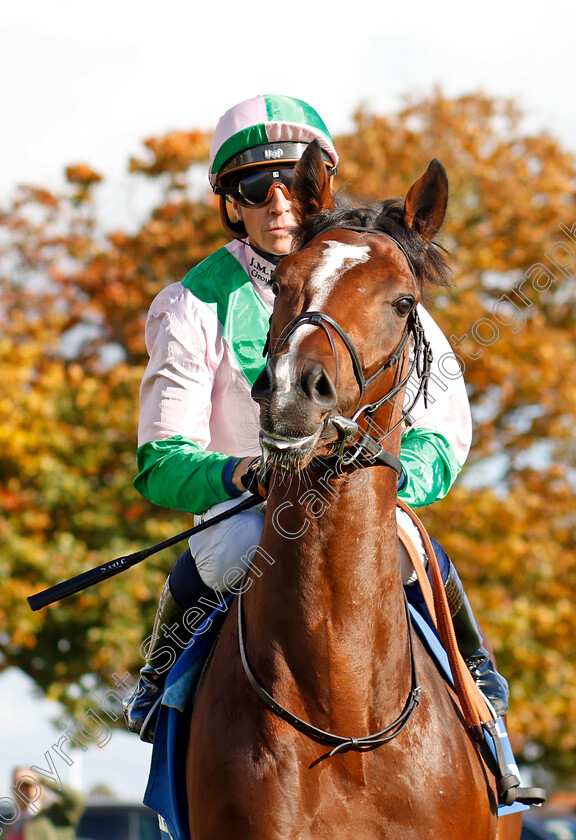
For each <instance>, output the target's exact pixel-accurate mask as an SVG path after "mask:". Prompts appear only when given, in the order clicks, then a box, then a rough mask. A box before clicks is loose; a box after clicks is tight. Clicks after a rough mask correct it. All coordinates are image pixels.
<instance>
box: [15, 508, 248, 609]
mask: <svg viewBox="0 0 576 840" xmlns="http://www.w3.org/2000/svg"><path fill="white" fill-rule="evenodd" d="M262 502H263V499H262V498H261V497H260V496H250V497H249V498H248V499H243V500H242V501H241V502H239V503H238V504H237V505H235V506H234V507H233V508H229V509H228V510H225V511H224V512H223V513H219V514H218V515H217V516H214V517H213V518H212V519H208V520H207V521H206V522H201V523H200V525H195V526H194V527H193V528H188V530H187V531H182V533H180V534H176V535H175V536H173V537H169V539H167V540H164V541H163V542H159V543H157V544H156V545H152V546H150V547H149V548H142V549H141V550H140V551H135V552H134V554H128V555H126V557H117V558H116V560H110V561H109V562H108V563H104V564H103V565H102V566H96V567H95V568H94V569H88V571H86V572H82V573H81V574H79V575H76V576H75V577H73V578H69V579H68V580H63V581H60V583H55V584H54V586H51V587H49V589H44V590H42V592H38V593H36V595H30V597H29V598H28V603H29V604H30V608H31V609H32V610H34V611H36V610H41V609H42V607H47V606H48V604H53V603H55V602H56V601H61V600H62V598H67V597H68V596H69V595H74V594H75V593H76V592H81V591H82V590H83V589H88V587H89V586H94V584H96V583H101V581H103V580H107V579H108V578H111V577H114V575H119V574H120V572H125V571H126V569H130V568H131V567H132V566H135V565H136V564H137V563H141V562H142V560H146V558H147V557H150V555H151V554H157V553H158V552H159V551H163V550H164V549H165V548H169V547H170V546H171V545H175V544H176V543H179V542H182V540H186V539H188V537H191V536H193V535H194V534H198V533H200V531H205V530H206V528H211V527H212V525H217V524H218V523H219V522H222V521H223V520H224V519H228V518H229V517H230V516H233V515H234V514H236V513H240V512H241V511H243V510H248V508H251V507H254V506H255V505H259V504H262Z"/></svg>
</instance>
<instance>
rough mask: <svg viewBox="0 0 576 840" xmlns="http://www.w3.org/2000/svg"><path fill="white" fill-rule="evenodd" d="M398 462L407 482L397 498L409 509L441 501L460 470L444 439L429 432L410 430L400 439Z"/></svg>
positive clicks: (426, 430) (442, 436) (425, 430)
mask: <svg viewBox="0 0 576 840" xmlns="http://www.w3.org/2000/svg"><path fill="white" fill-rule="evenodd" d="M400 460H401V462H402V466H403V467H404V471H405V473H406V481H405V482H404V485H403V486H402V487H401V488H400V490H398V496H399V497H400V498H401V499H403V500H404V501H405V502H406V503H407V504H409V505H410V507H422V506H423V505H430V504H432V502H436V501H438V499H443V498H444V496H445V495H446V493H447V492H448V491H449V490H450V488H451V487H452V485H453V484H454V482H455V480H456V476H457V475H458V473H459V472H460V469H461V467H460V464H459V463H458V461H457V460H456V457H455V455H454V452H453V450H452V447H451V446H450V444H449V443H448V441H447V440H446V438H445V437H444V435H441V434H439V433H438V432H433V431H430V430H428V429H409V430H408V431H407V432H406V434H405V435H403V437H402V444H401V449H400Z"/></svg>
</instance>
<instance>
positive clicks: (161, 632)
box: [122, 578, 185, 743]
mask: <svg viewBox="0 0 576 840" xmlns="http://www.w3.org/2000/svg"><path fill="white" fill-rule="evenodd" d="M169 581H170V578H167V580H166V583H165V584H164V589H163V590H162V594H161V596H160V601H159V602H158V611H157V613H156V618H155V619H154V627H153V630H152V636H151V637H150V640H149V644H148V645H147V648H146V654H145V658H146V665H144V667H143V668H142V669H141V671H140V679H139V681H138V685H137V686H136V687H135V688H134V689H133V690H132V691H131V692H130V693H129V694H127V695H126V697H125V698H124V700H123V702H122V710H123V712H124V718H125V720H126V725H127V726H128V729H130V730H131V731H132V732H136V733H138V734H139V735H140V739H141V740H142V741H147V742H148V743H152V741H153V738H154V728H155V724H156V718H157V713H158V710H159V706H160V702H161V700H162V694H163V692H164V683H165V682H166V677H167V676H168V672H169V671H170V669H171V667H172V666H173V665H174V663H175V662H176V660H177V659H178V657H179V656H180V654H181V653H182V650H183V645H182V644H178V643H177V641H176V640H175V638H174V635H175V630H176V629H177V628H178V627H180V626H181V620H182V616H183V615H184V612H185V610H184V608H183V607H181V606H180V604H179V603H178V602H177V601H176V600H175V598H174V596H173V595H172V592H171V589H170V583H169ZM166 630H172V631H173V632H172V634H170V636H168V635H167V634H166ZM173 634H174V635H173ZM147 641H148V640H147Z"/></svg>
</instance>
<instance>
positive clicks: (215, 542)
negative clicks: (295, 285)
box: [188, 493, 426, 592]
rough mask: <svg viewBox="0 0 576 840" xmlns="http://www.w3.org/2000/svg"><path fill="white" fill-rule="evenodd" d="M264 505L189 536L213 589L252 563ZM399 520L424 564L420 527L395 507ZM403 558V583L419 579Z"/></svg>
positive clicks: (223, 506) (224, 586) (213, 511)
mask: <svg viewBox="0 0 576 840" xmlns="http://www.w3.org/2000/svg"><path fill="white" fill-rule="evenodd" d="M248 496H249V494H248V493H245V494H244V495H243V496H240V497H238V498H236V499H229V500H228V501H226V502H220V504H217V505H214V507H212V508H210V509H209V510H207V511H206V513H203V514H202V515H201V516H197V517H196V519H195V521H196V524H197V525H199V524H200V522H205V521H206V520H208V519H212V518H213V517H214V516H217V515H218V514H219V513H222V512H223V511H225V510H228V509H229V508H232V507H234V506H235V505H237V504H238V502H240V501H241V500H242V499H244V498H247V497H248ZM265 506H266V503H265V502H263V503H262V504H261V505H257V506H256V507H253V508H250V509H249V510H245V511H242V513H238V514H236V516H231V517H230V518H229V519H225V520H224V521H223V522H219V523H218V524H217V525H214V526H213V527H212V528H207V529H206V530H205V531H202V532H201V533H199V534H195V535H194V536H192V537H190V539H189V541H188V542H189V545H190V551H191V552H192V557H194V559H195V560H196V567H197V569H198V572H199V574H200V577H201V578H202V580H203V581H204V583H205V584H206V585H207V586H210V587H212V588H213V589H214V588H215V587H216V586H218V587H219V588H220V590H221V591H222V592H225V591H227V590H228V589H229V583H228V582H229V580H230V576H228V579H226V573H227V572H228V571H229V570H230V569H240V568H242V569H246V566H247V565H249V563H250V561H251V559H252V557H253V554H254V549H255V548H256V547H257V546H258V544H259V542H260V536H261V534H262V527H263V525H264V510H265ZM396 519H397V522H398V524H399V525H401V526H402V528H403V529H404V531H406V533H407V534H408V536H409V537H410V539H411V540H412V542H413V543H414V545H415V546H416V548H417V550H418V553H419V555H420V558H421V560H422V562H423V564H424V565H426V555H425V552H424V546H423V545H422V539H421V537H420V534H419V533H418V529H417V528H416V526H415V525H414V523H413V522H412V520H411V519H410V517H409V516H408V514H407V513H405V512H404V511H403V510H400V508H396ZM250 549H252V551H251V550H250ZM400 560H401V569H402V580H403V582H404V583H405V584H407V583H412V582H413V581H414V580H416V573H415V572H414V569H413V568H412V564H411V562H410V560H409V558H408V555H407V553H406V551H405V550H403V549H402V550H401V551H400Z"/></svg>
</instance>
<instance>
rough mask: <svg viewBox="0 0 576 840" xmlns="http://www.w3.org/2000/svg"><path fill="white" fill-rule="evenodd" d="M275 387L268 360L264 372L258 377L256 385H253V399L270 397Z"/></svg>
mask: <svg viewBox="0 0 576 840" xmlns="http://www.w3.org/2000/svg"><path fill="white" fill-rule="evenodd" d="M273 387H274V381H273V376H272V371H271V370H270V362H266V366H265V367H264V368H263V370H262V372H261V373H260V374H259V376H258V377H257V379H256V381H255V382H254V385H253V386H252V391H251V394H252V399H253V400H267V399H269V398H270V394H271V393H272V389H273Z"/></svg>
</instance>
